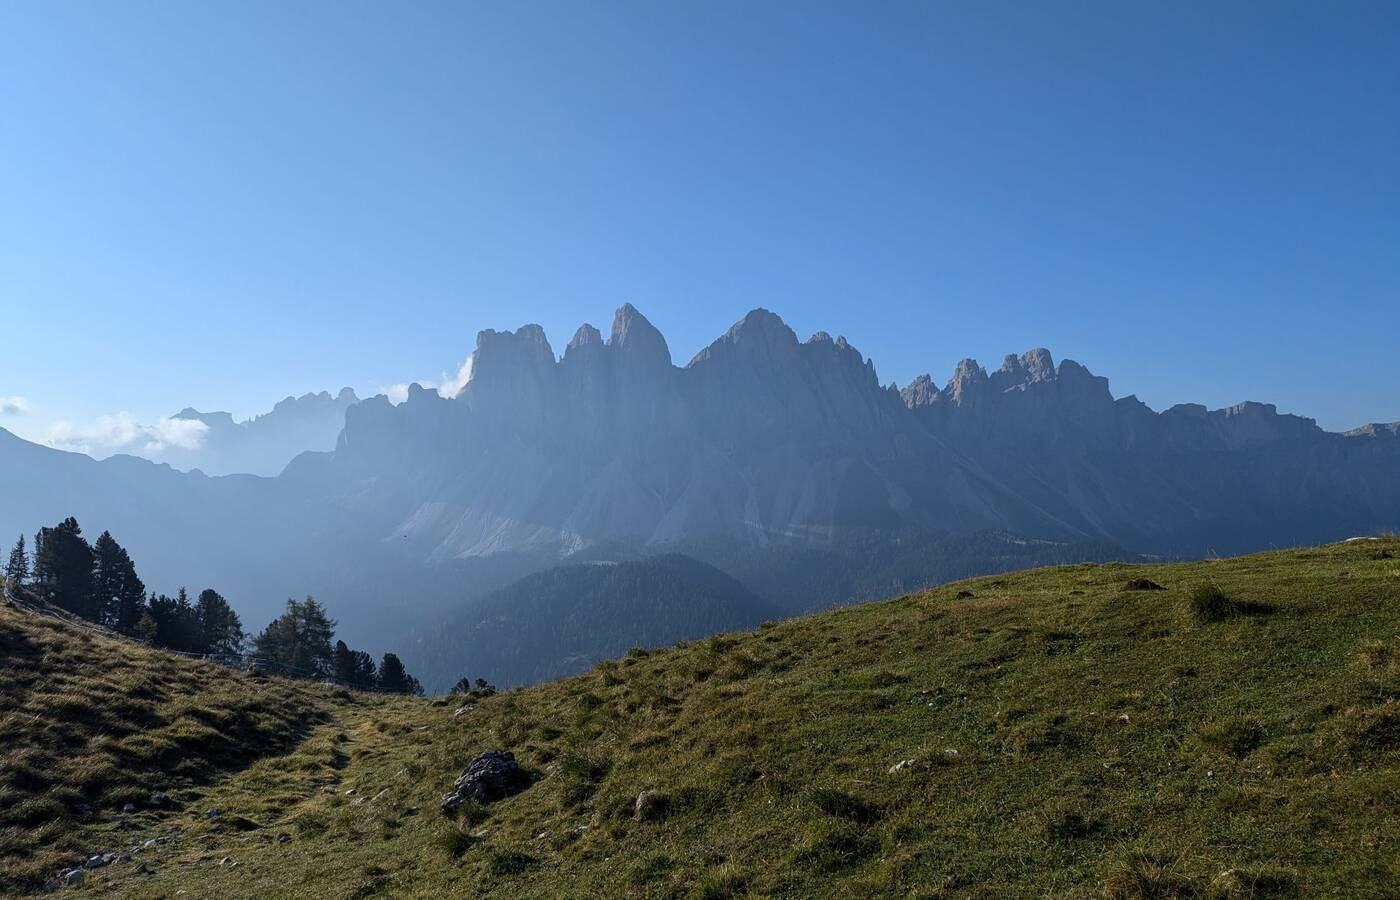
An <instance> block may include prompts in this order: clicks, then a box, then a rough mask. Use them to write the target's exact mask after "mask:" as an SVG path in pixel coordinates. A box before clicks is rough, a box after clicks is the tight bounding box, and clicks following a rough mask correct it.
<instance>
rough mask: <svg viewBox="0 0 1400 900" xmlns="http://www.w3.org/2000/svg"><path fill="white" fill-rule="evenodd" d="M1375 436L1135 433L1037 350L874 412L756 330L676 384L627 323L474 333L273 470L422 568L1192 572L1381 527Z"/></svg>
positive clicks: (835, 346) (1279, 422)
mask: <svg viewBox="0 0 1400 900" xmlns="http://www.w3.org/2000/svg"><path fill="white" fill-rule="evenodd" d="M1393 435H1394V431H1393V430H1387V429H1385V428H1382V427H1373V428H1369V429H1362V430H1358V431H1357V432H1354V433H1352V434H1349V435H1339V434H1330V433H1327V432H1324V431H1322V430H1321V429H1320V428H1318V427H1317V425H1316V424H1315V423H1314V422H1313V421H1312V420H1311V419H1304V418H1300V417H1297V416H1291V415H1283V414H1280V413H1279V412H1278V411H1277V409H1276V408H1275V407H1273V406H1271V405H1267V404H1260V403H1243V404H1240V405H1238V406H1233V407H1230V408H1228V409H1223V410H1216V411H1207V410H1206V409H1205V408H1204V407H1199V406H1178V407H1173V408H1172V409H1169V410H1167V411H1165V412H1162V413H1157V412H1154V411H1152V410H1150V409H1148V408H1147V407H1146V406H1145V405H1144V404H1142V403H1141V402H1139V401H1138V400H1137V399H1136V398H1135V397H1125V398H1121V399H1115V398H1114V397H1113V395H1112V394H1111V393H1110V391H1109V386H1108V381H1107V379H1105V378H1102V377H1099V376H1096V375H1094V374H1093V373H1091V372H1090V371H1089V370H1088V369H1086V368H1085V367H1084V366H1082V365H1080V364H1078V363H1076V362H1074V361H1072V360H1064V361H1061V362H1059V363H1058V364H1056V363H1055V361H1054V359H1053V358H1052V356H1051V354H1050V352H1049V351H1048V350H1045V349H1043V348H1037V349H1033V350H1030V351H1027V352H1026V353H1024V354H1020V355H1010V356H1007V357H1006V359H1005V360H1004V361H1003V362H1002V364H1001V366H1000V368H998V369H997V370H996V371H994V372H992V373H990V374H988V372H987V371H986V370H985V369H984V368H983V367H982V366H980V365H979V364H978V363H977V362H976V361H975V360H970V359H965V360H962V361H961V362H959V363H958V364H957V366H956V368H955V370H954V372H953V375H952V377H951V378H950V379H949V380H948V382H947V383H946V385H945V386H944V387H942V388H939V387H938V386H937V385H936V383H935V382H934V380H933V378H932V377H930V376H927V375H925V376H921V377H920V378H918V379H915V380H914V382H913V383H911V384H910V385H909V386H907V387H906V388H904V389H903V390H902V391H896V390H894V389H892V388H890V387H882V386H881V385H880V384H879V382H878V380H877V378H876V373H875V369H874V366H873V364H872V363H871V362H870V361H868V360H866V359H865V358H863V357H862V355H861V354H860V353H859V352H858V351H856V350H855V349H854V348H853V347H851V346H850V345H849V344H848V343H847V342H846V341H845V340H844V339H843V338H836V339H834V340H833V339H832V338H831V337H830V336H829V335H827V334H825V333H824V332H819V333H817V334H815V335H813V336H812V337H811V338H810V339H809V340H807V341H805V342H801V341H799V340H798V338H797V336H796V335H795V334H794V333H793V332H792V330H791V329H790V328H788V327H787V325H786V324H784V323H783V321H782V320H781V319H780V318H779V317H778V316H776V315H774V314H773V313H771V312H768V311H767V310H762V309H758V310H754V311H753V312H751V313H749V314H748V315H746V316H745V317H744V318H743V319H742V320H741V321H739V322H738V323H736V324H735V325H734V326H733V327H732V328H730V329H729V331H728V332H726V333H725V334H724V335H723V336H722V337H720V338H719V339H718V340H716V341H715V342H714V343H712V344H711V345H710V346H709V347H706V348H705V349H704V350H701V351H700V352H699V353H698V354H696V356H695V358H694V359H692V360H691V361H690V362H689V364H687V365H686V366H685V367H684V368H677V367H676V366H674V365H672V363H671V359H670V353H669V350H668V348H667V346H666V342H665V339H664V338H663V337H662V336H661V335H660V333H659V332H658V331H657V330H656V329H655V328H654V327H653V326H652V325H651V324H650V323H649V322H647V320H646V319H645V317H643V316H642V314H641V313H640V312H638V311H637V310H636V309H635V308H633V307H631V306H630V305H629V306H624V307H623V308H622V309H620V310H618V313H617V316H616V318H615V320H614V323H613V327H612V330H611V335H610V336H609V337H608V338H607V339H604V338H603V337H602V335H601V333H600V332H599V330H598V329H596V328H593V327H592V326H589V325H585V326H583V327H581V328H580V329H579V331H578V333H577V334H576V335H575V336H574V338H573V340H572V341H571V342H570V343H569V345H568V348H567V349H566V350H565V352H564V355H563V358H562V359H559V360H556V359H555V357H554V354H553V352H552V350H551V349H550V347H549V344H548V342H547V340H546V339H545V337H544V334H543V332H542V331H541V330H540V329H539V328H538V327H537V326H525V327H524V328H521V329H520V330H518V331H516V332H513V333H500V332H490V331H488V332H483V333H482V335H481V336H480V337H479V338H478V341H477V352H476V356H475V357H474V367H473V377H472V379H471V380H470V381H469V382H468V383H467V385H466V386H465V388H463V390H462V391H461V393H459V394H458V395H457V397H456V398H455V399H453V400H445V399H443V398H441V397H439V396H438V395H437V394H435V393H430V392H426V391H424V392H418V393H414V394H413V395H411V396H410V397H409V400H408V402H407V403H405V404H402V405H400V406H398V407H394V406H391V405H390V404H388V403H387V402H386V401H382V400H371V401H366V402H364V403H361V404H359V405H358V406H355V407H352V408H351V409H350V410H349V413H348V414H347V420H346V428H345V432H344V434H343V435H342V438H341V441H340V444H339V446H338V447H337V450H336V452H335V454H334V455H333V457H329V458H321V457H317V458H307V459H304V460H301V461H298V464H297V466H294V467H293V468H294V469H296V470H297V471H296V472H294V473H292V474H294V475H296V476H297V477H305V478H314V479H315V480H317V481H318V482H322V483H327V482H329V483H333V484H338V485H344V484H347V483H358V484H360V485H362V486H365V487H367V488H368V489H369V490H370V491H372V492H373V495H374V496H375V498H376V500H377V501H380V505H379V510H380V511H382V512H384V513H385V518H384V519H383V521H382V524H381V525H380V526H379V527H381V528H382V530H383V533H386V534H389V533H392V534H396V535H398V536H399V539H400V540H403V541H406V542H408V543H410V544H412V545H413V546H416V547H421V548H422V552H424V553H425V554H426V555H427V556H428V558H430V559H434V560H449V559H465V558H478V557H486V556H491V555H492V554H498V553H502V552H512V553H518V552H522V551H524V552H545V553H551V554H565V553H569V552H574V551H577V550H578V549H580V548H584V547H588V546H591V545H596V544H599V543H606V542H610V541H622V542H628V543H630V544H634V545H638V544H640V545H649V546H667V545H677V544H682V543H685V542H694V541H727V542H737V543H739V544H743V545H748V546H759V547H763V546H770V545H792V544H806V545H822V544H827V543H830V542H832V541H839V540H841V538H842V535H849V534H852V533H856V532H862V533H871V532H877V533H878V532H887V533H891V534H894V533H898V532H907V531H910V530H914V531H919V532H924V533H966V532H970V531H976V530H980V529H999V530H1004V531H1009V532H1013V533H1019V534H1026V535H1031V536H1039V537H1048V538H1056V539H1066V540H1080V539H1093V540H1110V541H1115V542H1117V543H1120V544H1122V545H1124V546H1126V547H1128V548H1130V549H1133V550H1140V551H1143V552H1154V553H1203V552H1206V551H1208V550H1215V551H1217V552H1227V551H1230V550H1241V551H1243V550H1247V549H1253V548H1256V547H1259V546H1267V545H1268V544H1269V543H1270V542H1273V543H1285V542H1287V543H1300V542H1306V541H1315V540H1321V539H1325V538H1328V537H1332V536H1340V535H1344V534H1352V533H1358V532H1362V531H1365V530H1367V529H1374V528H1379V527H1389V526H1388V525H1387V522H1390V523H1391V525H1393V524H1394V522H1393V520H1394V519H1395V516H1396V513H1395V512H1394V510H1395V509H1396V506H1397V502H1396V501H1397V500H1400V475H1397V474H1396V472H1397V471H1400V469H1394V470H1392V471H1386V469H1387V467H1393V466H1394V464H1395V463H1396V462H1397V461H1400V447H1397V441H1395V440H1394V439H1393ZM357 502H363V498H361V500H360V501H357Z"/></svg>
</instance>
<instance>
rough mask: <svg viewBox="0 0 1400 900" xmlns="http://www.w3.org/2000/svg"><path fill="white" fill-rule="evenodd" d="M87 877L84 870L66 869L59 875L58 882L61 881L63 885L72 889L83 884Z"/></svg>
mask: <svg viewBox="0 0 1400 900" xmlns="http://www.w3.org/2000/svg"><path fill="white" fill-rule="evenodd" d="M86 877H87V874H86V873H84V872H83V870H82V869H65V870H63V871H62V872H60V873H58V880H59V881H61V882H62V883H63V884H65V885H67V886H68V887H72V886H73V885H76V884H82V883H83V879H84V878H86Z"/></svg>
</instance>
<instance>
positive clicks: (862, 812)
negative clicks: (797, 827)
mask: <svg viewBox="0 0 1400 900" xmlns="http://www.w3.org/2000/svg"><path fill="white" fill-rule="evenodd" d="M807 796H808V799H810V800H811V801H812V805H813V806H815V807H816V808H817V809H819V810H821V811H822V812H824V813H826V814H827V815H829V816H835V817H836V818H838V819H846V820H848V821H851V822H855V823H857V824H860V825H869V824H870V823H872V822H875V821H877V820H879V818H880V809H879V807H877V806H875V805H874V804H871V803H867V802H866V801H864V800H861V799H860V798H858V797H853V796H851V795H850V794H848V793H846V792H845V791H838V790H836V789H835V788H815V789H813V790H812V791H811V792H810V793H809V794H808V795H807Z"/></svg>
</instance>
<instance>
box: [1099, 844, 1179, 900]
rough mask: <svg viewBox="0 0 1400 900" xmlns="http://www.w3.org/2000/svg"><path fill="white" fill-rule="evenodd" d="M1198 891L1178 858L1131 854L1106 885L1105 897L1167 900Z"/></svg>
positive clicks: (1112, 872) (1108, 899)
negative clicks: (1182, 870)
mask: <svg viewBox="0 0 1400 900" xmlns="http://www.w3.org/2000/svg"><path fill="white" fill-rule="evenodd" d="M1197 894H1198V891H1197V890H1196V885H1195V884H1193V883H1192V882H1191V880H1190V879H1188V878H1187V877H1186V876H1184V875H1182V874H1181V873H1180V871H1179V864H1178V863H1177V861H1176V860H1173V859H1170V858H1168V857H1163V856H1157V855H1151V854H1145V853H1133V854H1130V855H1129V856H1128V857H1127V858H1126V859H1124V860H1123V861H1122V862H1120V863H1119V864H1118V865H1117V866H1115V867H1114V868H1113V870H1112V871H1111V872H1110V873H1109V875H1108V878H1107V879H1106V880H1105V881H1104V885H1103V895H1104V897H1105V898H1106V900H1157V898H1163V900H1165V898H1171V897H1195V896H1197Z"/></svg>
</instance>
